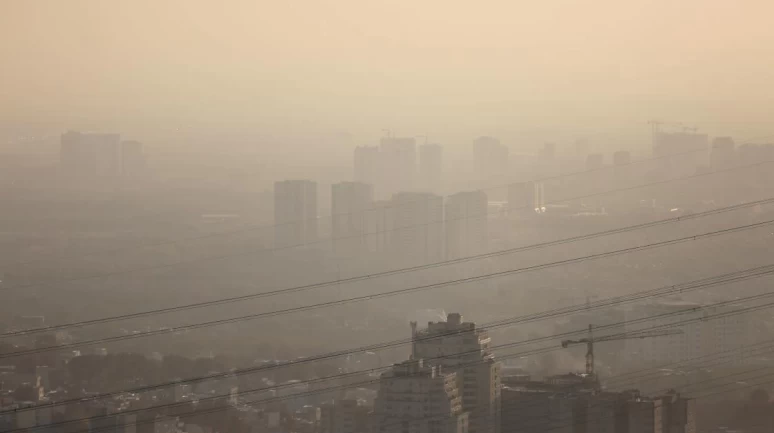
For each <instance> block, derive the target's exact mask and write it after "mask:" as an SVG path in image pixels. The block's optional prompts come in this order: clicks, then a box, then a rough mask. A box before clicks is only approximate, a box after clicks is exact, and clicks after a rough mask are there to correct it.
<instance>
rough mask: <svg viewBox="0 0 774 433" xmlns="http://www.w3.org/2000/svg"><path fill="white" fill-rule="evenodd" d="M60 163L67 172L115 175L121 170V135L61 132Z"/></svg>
mask: <svg viewBox="0 0 774 433" xmlns="http://www.w3.org/2000/svg"><path fill="white" fill-rule="evenodd" d="M60 164H61V167H62V169H63V170H64V171H65V172H66V173H69V174H78V175H99V176H105V175H116V174H119V173H120V172H121V136H120V135H119V134H97V133H81V132H77V131H68V132H66V133H64V134H62V137H61V149H60Z"/></svg>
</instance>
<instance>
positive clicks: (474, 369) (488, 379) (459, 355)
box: [411, 313, 500, 433]
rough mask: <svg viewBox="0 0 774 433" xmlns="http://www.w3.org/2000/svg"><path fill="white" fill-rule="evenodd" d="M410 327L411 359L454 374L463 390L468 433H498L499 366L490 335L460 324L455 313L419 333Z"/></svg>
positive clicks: (463, 406) (414, 327)
mask: <svg viewBox="0 0 774 433" xmlns="http://www.w3.org/2000/svg"><path fill="white" fill-rule="evenodd" d="M411 328H412V331H411V333H412V345H411V352H412V359H425V360H426V362H428V363H429V364H432V365H440V366H442V367H443V368H444V371H453V372H455V373H457V384H458V387H459V389H460V390H461V391H462V409H463V410H464V411H465V412H468V414H469V417H470V423H469V424H470V427H469V431H470V432H471V433H499V431H500V363H499V362H497V361H495V359H494V355H493V354H492V352H491V338H490V337H489V334H488V333H487V332H486V331H484V330H482V329H477V328H476V325H475V323H472V322H463V321H462V316H461V315H460V314H458V313H452V314H449V315H448V317H447V320H446V321H445V322H429V323H428V324H427V328H426V329H423V330H420V331H418V330H417V324H416V322H412V323H411Z"/></svg>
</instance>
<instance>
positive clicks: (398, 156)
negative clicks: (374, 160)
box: [378, 137, 417, 197]
mask: <svg viewBox="0 0 774 433" xmlns="http://www.w3.org/2000/svg"><path fill="white" fill-rule="evenodd" d="M379 156H380V160H381V173H382V176H381V177H382V179H381V183H380V185H379V188H378V189H379V195H380V196H382V197H389V196H390V195H392V194H395V193H398V192H401V191H413V190H414V189H415V187H416V184H415V182H416V172H417V145H416V140H415V139H414V138H411V137H404V138H401V137H383V138H382V139H381V141H380V144H379Z"/></svg>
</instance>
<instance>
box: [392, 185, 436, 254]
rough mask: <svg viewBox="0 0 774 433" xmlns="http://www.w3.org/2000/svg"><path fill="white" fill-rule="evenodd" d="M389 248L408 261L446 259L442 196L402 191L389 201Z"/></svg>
mask: <svg viewBox="0 0 774 433" xmlns="http://www.w3.org/2000/svg"><path fill="white" fill-rule="evenodd" d="M389 213H390V215H391V216H392V224H391V227H390V228H389V229H390V241H389V242H390V250H391V252H392V254H394V255H395V258H396V259H399V260H402V261H407V262H409V263H414V264H420V263H433V262H438V261H441V260H443V256H444V254H443V248H444V247H443V237H444V236H443V197H441V196H437V195H435V194H430V193H411V192H402V193H398V194H395V195H394V196H393V197H392V200H391V202H390V211H389Z"/></svg>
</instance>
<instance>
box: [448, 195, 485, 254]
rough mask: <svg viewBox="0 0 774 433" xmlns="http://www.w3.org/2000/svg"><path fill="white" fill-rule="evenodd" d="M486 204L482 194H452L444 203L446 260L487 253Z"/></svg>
mask: <svg viewBox="0 0 774 433" xmlns="http://www.w3.org/2000/svg"><path fill="white" fill-rule="evenodd" d="M487 212H488V202H487V197H486V193H484V192H483V191H468V192H459V193H457V194H453V195H451V196H449V198H447V199H446V213H445V224H446V227H445V230H446V259H447V260H448V259H458V258H461V257H467V256H472V255H476V254H483V253H485V252H487V250H488V241H489V233H488V218H487Z"/></svg>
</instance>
